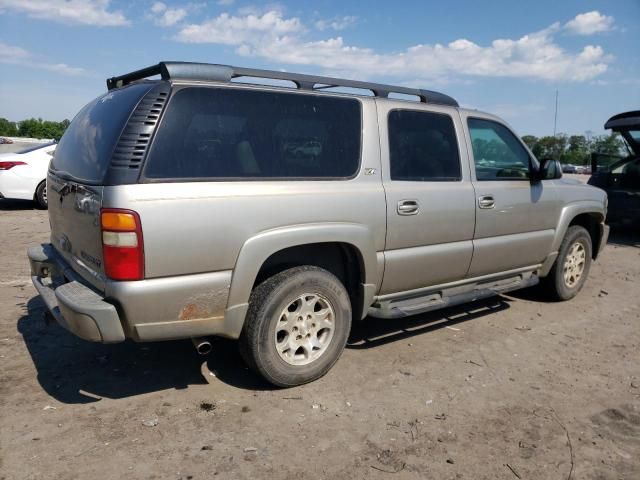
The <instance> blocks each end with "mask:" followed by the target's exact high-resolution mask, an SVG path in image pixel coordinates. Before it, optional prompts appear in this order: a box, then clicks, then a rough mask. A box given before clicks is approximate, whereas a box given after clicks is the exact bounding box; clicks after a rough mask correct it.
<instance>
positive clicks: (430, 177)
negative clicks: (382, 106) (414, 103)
mask: <svg viewBox="0 0 640 480" xmlns="http://www.w3.org/2000/svg"><path fill="white" fill-rule="evenodd" d="M388 123H389V162H390V163H391V180H404V181H418V182H420V181H431V182H434V181H436V182H437V181H440V182H442V181H457V180H460V179H461V173H460V155H459V153H458V143H457V141H456V132H455V129H454V127H453V121H452V120H451V117H449V116H448V115H444V114H441V113H433V112H418V111H415V110H394V111H392V112H391V113H389V120H388Z"/></svg>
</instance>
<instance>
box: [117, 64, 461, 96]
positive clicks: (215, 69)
mask: <svg viewBox="0 0 640 480" xmlns="http://www.w3.org/2000/svg"><path fill="white" fill-rule="evenodd" d="M155 75H160V76H161V78H162V79H163V80H169V79H180V80H201V81H214V82H231V80H232V79H234V78H238V77H254V78H269V79H273V80H288V81H290V82H293V83H294V84H295V85H296V87H297V88H298V89H301V90H322V89H327V88H337V87H346V88H358V89H363V90H369V91H371V92H372V93H373V95H374V96H376V97H382V98H388V97H389V94H391V93H399V94H402V95H414V96H416V97H418V98H419V99H420V102H422V103H435V104H439V105H450V106H453V107H457V106H459V105H458V102H457V101H456V100H455V99H454V98H452V97H450V96H448V95H445V94H444V93H440V92H434V91H432V90H422V89H419V88H408V87H397V86H392V85H383V84H380V83H370V82H361V81H357V80H344V79H341V78H331V77H322V76H316V75H305V74H301V73H288V72H278V71H275V70H260V69H257V68H243V67H232V66H229V65H216V64H211V63H191V62H160V63H158V64H157V65H153V66H151V67H147V68H143V69H141V70H136V71H135V72H131V73H125V74H124V75H120V76H118V77H111V78H108V79H107V88H108V89H109V90H113V89H114V88H119V87H123V86H125V85H128V84H130V83H131V82H135V81H137V80H142V79H145V78H147V77H152V76H155Z"/></svg>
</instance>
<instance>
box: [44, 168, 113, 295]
mask: <svg viewBox="0 0 640 480" xmlns="http://www.w3.org/2000/svg"><path fill="white" fill-rule="evenodd" d="M47 189H48V191H49V223H50V225H51V243H52V244H53V246H54V248H55V249H56V250H57V251H58V253H59V254H60V255H62V257H63V258H64V259H65V260H66V261H67V262H68V263H69V265H70V266H71V268H73V270H74V271H75V272H77V273H78V274H79V275H80V276H81V277H82V278H84V279H85V280H86V281H87V282H89V283H90V284H91V285H93V286H94V287H96V288H97V289H98V290H100V291H103V290H104V282H105V277H104V266H103V263H102V234H101V230H100V207H101V206H102V191H103V189H104V187H102V186H94V185H83V184H80V183H76V182H72V181H68V180H63V179H61V178H59V177H57V176H56V175H54V174H53V173H51V172H50V173H49V176H48V177H47Z"/></svg>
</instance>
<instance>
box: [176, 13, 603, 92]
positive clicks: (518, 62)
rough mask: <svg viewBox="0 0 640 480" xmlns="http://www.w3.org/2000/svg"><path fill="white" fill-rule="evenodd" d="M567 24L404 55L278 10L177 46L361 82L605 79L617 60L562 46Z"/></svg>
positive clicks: (219, 22)
mask: <svg viewBox="0 0 640 480" xmlns="http://www.w3.org/2000/svg"><path fill="white" fill-rule="evenodd" d="M560 29H561V26H560V23H555V24H553V25H551V26H550V27H548V28H545V29H543V30H540V31H538V32H533V33H530V34H527V35H524V36H522V37H520V38H518V39H496V40H494V41H493V42H491V44H489V45H484V46H483V45H478V44H476V43H474V42H472V41H470V40H468V39H464V38H461V39H458V40H455V41H453V42H450V43H448V44H439V43H436V44H419V45H414V46H411V47H408V48H407V49H405V50H403V51H399V52H378V51H375V50H373V49H370V48H363V47H357V46H353V45H349V44H348V43H347V42H345V40H344V39H343V37H341V36H337V37H333V38H326V39H322V40H312V39H309V38H308V30H307V29H306V28H305V26H304V25H303V23H302V22H301V21H300V19H298V18H296V17H292V18H286V17H285V16H284V15H283V13H282V12H280V11H278V10H272V11H269V12H266V13H263V14H261V15H259V14H247V15H238V16H230V15H228V14H226V13H225V14H221V15H219V16H218V17H215V18H212V19H209V20H206V21H204V22H202V23H193V24H189V25H185V26H184V27H182V28H181V29H180V30H179V31H178V33H177V35H176V37H175V38H176V39H177V40H179V41H181V42H186V43H215V44H223V45H231V46H235V47H236V52H237V53H238V54H240V55H243V56H254V57H260V58H263V59H266V60H269V61H271V62H277V63H280V64H286V65H309V66H316V67H320V68H322V69H323V70H325V71H328V72H331V73H334V74H342V75H348V76H354V77H360V78H362V77H365V78H366V77H400V78H416V79H430V80H438V79H442V78H447V77H452V76H456V77H458V78H459V77H461V76H462V77H465V76H467V77H468V76H472V77H520V78H536V79H544V80H553V81H558V80H560V81H585V80H590V79H593V78H595V77H597V76H598V75H600V74H602V73H604V72H605V71H606V70H607V68H608V63H610V61H611V60H612V57H611V56H609V55H606V54H605V52H604V51H603V49H602V48H601V47H599V46H593V45H587V46H586V47H584V48H583V49H582V51H579V52H576V53H572V52H568V51H566V50H565V49H563V48H562V47H560V45H558V44H557V43H556V42H555V39H554V36H555V35H556V34H557V33H558V32H559V31H560Z"/></svg>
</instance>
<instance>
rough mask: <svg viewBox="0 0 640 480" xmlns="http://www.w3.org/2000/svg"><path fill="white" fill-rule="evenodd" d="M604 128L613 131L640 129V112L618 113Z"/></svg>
mask: <svg viewBox="0 0 640 480" xmlns="http://www.w3.org/2000/svg"><path fill="white" fill-rule="evenodd" d="M604 128H606V129H612V130H618V129H625V130H626V129H629V128H640V110H633V111H631V112H624V113H618V114H617V115H614V116H613V117H611V118H610V119H609V120H607V123H605V124H604Z"/></svg>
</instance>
